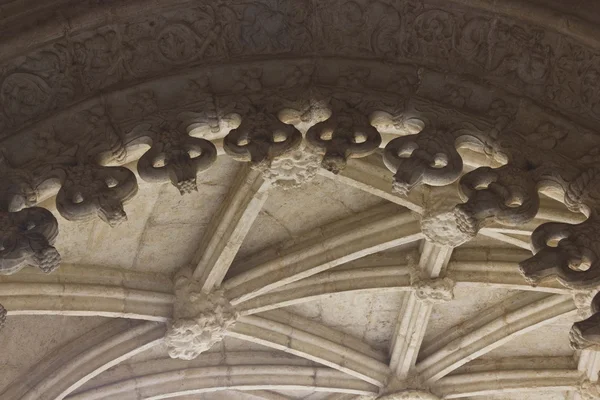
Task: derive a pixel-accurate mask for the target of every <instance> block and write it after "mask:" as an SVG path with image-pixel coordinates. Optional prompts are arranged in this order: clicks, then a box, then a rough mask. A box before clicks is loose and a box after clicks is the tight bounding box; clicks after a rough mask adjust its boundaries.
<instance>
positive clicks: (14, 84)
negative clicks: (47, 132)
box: [0, 72, 52, 122]
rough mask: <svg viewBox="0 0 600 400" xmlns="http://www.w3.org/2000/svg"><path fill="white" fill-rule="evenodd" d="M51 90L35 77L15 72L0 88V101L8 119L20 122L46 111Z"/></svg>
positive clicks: (45, 83)
mask: <svg viewBox="0 0 600 400" xmlns="http://www.w3.org/2000/svg"><path fill="white" fill-rule="evenodd" d="M51 97H52V88H51V87H50V86H49V85H48V83H47V82H46V81H45V80H44V79H42V78H40V77H39V76H37V75H33V74H28V73H23V72H16V73H13V74H11V75H9V76H8V77H7V78H5V79H4V81H3V82H2V86H1V87H0V99H2V104H3V109H4V112H5V113H6V115H7V116H8V118H10V119H13V120H16V121H19V122H20V121H21V120H22V119H23V118H31V117H32V116H36V115H37V114H41V113H43V112H45V111H46V110H47V108H48V107H49V103H50V101H51Z"/></svg>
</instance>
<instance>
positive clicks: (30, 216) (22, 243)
mask: <svg viewBox="0 0 600 400" xmlns="http://www.w3.org/2000/svg"><path fill="white" fill-rule="evenodd" d="M57 235H58V223H57V222H56V219H55V218H54V216H53V215H52V213H51V212H50V211H48V210H45V209H43V208H39V207H32V208H26V209H23V210H21V211H18V212H5V211H0V274H2V275H10V274H14V273H15V272H18V271H20V270H21V269H22V268H24V267H26V266H28V265H29V266H35V267H38V268H40V269H41V270H42V271H44V272H52V271H54V270H55V269H56V268H58V266H59V264H60V255H59V254H58V251H56V249H55V248H54V247H53V246H52V244H53V243H54V240H55V239H56V236H57Z"/></svg>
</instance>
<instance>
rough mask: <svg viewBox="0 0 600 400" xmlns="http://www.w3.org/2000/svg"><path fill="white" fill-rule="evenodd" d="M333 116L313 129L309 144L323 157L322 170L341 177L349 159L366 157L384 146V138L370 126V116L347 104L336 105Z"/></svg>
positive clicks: (309, 133)
mask: <svg viewBox="0 0 600 400" xmlns="http://www.w3.org/2000/svg"><path fill="white" fill-rule="evenodd" d="M331 108H332V114H331V116H330V117H329V118H328V119H327V120H325V121H322V122H318V123H317V124H315V125H313V126H312V127H311V128H310V129H309V130H308V132H307V133H306V140H307V142H308V144H309V145H310V147H312V148H313V149H314V150H315V151H316V152H317V153H318V154H320V155H322V156H323V159H322V161H321V166H322V167H323V168H325V169H326V170H328V171H331V172H333V173H334V174H338V173H339V172H340V171H342V170H343V169H344V168H345V167H346V162H347V160H348V158H360V157H366V156H368V155H369V154H372V153H373V152H374V151H375V150H376V149H377V148H378V147H379V145H380V144H381V135H380V134H379V132H378V131H377V129H375V127H373V126H372V125H371V123H370V120H369V116H368V113H365V112H364V111H362V110H360V109H358V108H356V107H354V106H352V105H350V104H349V103H347V102H345V101H338V100H335V101H332V107H331Z"/></svg>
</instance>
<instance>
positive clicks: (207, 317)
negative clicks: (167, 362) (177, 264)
mask: <svg viewBox="0 0 600 400" xmlns="http://www.w3.org/2000/svg"><path fill="white" fill-rule="evenodd" d="M201 287H202V285H201V284H200V283H199V282H197V281H196V280H194V278H193V277H192V270H191V269H190V268H183V269H181V270H180V271H179V272H178V273H177V276H176V277H175V295H176V301H175V306H174V316H173V320H172V321H171V323H170V326H169V329H168V331H167V333H166V336H165V343H166V345H167V349H168V351H169V355H170V356H171V357H172V358H179V359H182V360H192V359H194V358H196V357H198V356H199V355H200V354H201V353H203V352H205V351H206V350H208V349H210V348H211V347H212V346H213V345H214V344H216V343H218V342H220V341H221V340H222V339H223V337H224V336H225V332H226V331H227V329H229V328H230V327H232V326H233V325H234V324H235V322H236V321H237V319H238V317H239V315H238V313H237V312H236V311H235V309H234V308H233V306H232V305H231V304H230V303H229V301H228V300H227V298H226V297H225V295H224V292H223V291H221V290H216V291H213V292H211V293H205V292H202V290H201Z"/></svg>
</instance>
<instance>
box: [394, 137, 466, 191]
mask: <svg viewBox="0 0 600 400" xmlns="http://www.w3.org/2000/svg"><path fill="white" fill-rule="evenodd" d="M383 161H384V162H385V165H386V166H387V167H388V169H389V170H390V171H392V172H393V173H394V184H393V185H394V186H393V189H394V191H395V192H397V193H399V194H401V195H407V194H408V192H410V191H411V190H412V189H413V188H414V187H415V186H417V185H420V184H427V185H431V186H445V185H449V184H450V183H452V182H454V181H456V180H457V179H458V178H459V177H460V174H461V172H462V169H463V161H462V158H461V157H460V154H458V152H457V151H456V148H455V146H454V136H453V134H452V132H449V131H447V130H437V129H433V128H426V129H425V130H424V131H422V132H421V133H419V134H417V135H409V136H401V137H398V138H396V139H393V140H392V141H391V142H389V143H388V144H387V146H385V151H384V153H383Z"/></svg>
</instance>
